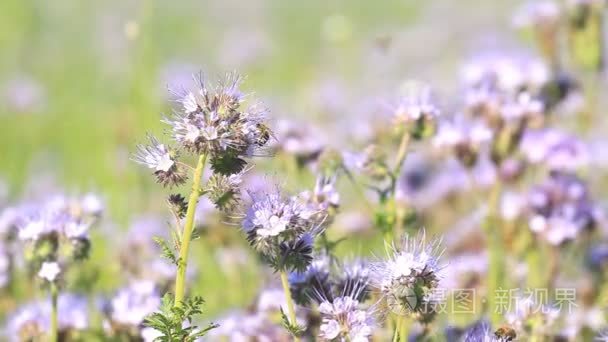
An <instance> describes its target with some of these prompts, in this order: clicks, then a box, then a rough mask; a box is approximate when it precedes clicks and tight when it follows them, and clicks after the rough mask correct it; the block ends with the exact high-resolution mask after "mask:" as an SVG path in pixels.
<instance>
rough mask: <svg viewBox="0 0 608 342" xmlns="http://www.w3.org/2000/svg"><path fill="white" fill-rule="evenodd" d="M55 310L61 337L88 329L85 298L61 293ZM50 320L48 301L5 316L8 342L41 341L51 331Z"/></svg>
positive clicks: (87, 309)
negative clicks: (73, 331)
mask: <svg viewBox="0 0 608 342" xmlns="http://www.w3.org/2000/svg"><path fill="white" fill-rule="evenodd" d="M57 311H58V315H57V316H58V320H59V322H58V323H59V331H60V333H61V334H62V335H63V336H69V335H70V334H69V332H70V331H72V330H85V329H87V327H88V326H89V317H88V312H89V308H88V302H87V299H86V298H84V297H79V296H75V295H72V294H61V295H60V296H59V298H58V308H57ZM50 317H51V303H50V301H48V300H47V301H43V302H32V303H28V304H25V305H23V306H21V307H19V308H18V309H17V310H16V311H15V312H14V313H12V314H11V315H10V316H9V317H8V319H7V323H6V330H5V333H6V335H5V337H7V338H8V340H9V341H11V342H21V341H32V340H41V339H42V338H43V337H44V336H45V334H46V333H47V332H48V331H49V329H50V326H51V322H50ZM68 338H69V337H68Z"/></svg>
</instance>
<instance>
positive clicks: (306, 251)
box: [242, 190, 325, 271]
mask: <svg viewBox="0 0 608 342" xmlns="http://www.w3.org/2000/svg"><path fill="white" fill-rule="evenodd" d="M250 197H251V203H250V204H249V205H248V207H247V209H246V211H245V217H244V219H243V222H242V228H243V230H244V231H245V233H246V234H247V238H248V240H249V242H250V244H251V245H252V246H253V248H254V249H255V250H256V251H258V252H259V253H261V254H262V256H263V257H264V258H265V259H266V260H267V261H268V262H269V263H270V264H271V265H272V266H273V267H275V268H277V269H284V268H287V269H288V270H298V271H302V270H305V269H306V267H307V266H308V265H309V264H310V262H311V260H312V256H311V253H312V247H313V242H314V237H315V236H316V235H318V234H319V233H320V232H322V230H323V229H324V223H325V217H324V215H319V211H318V210H317V209H313V208H310V207H309V206H308V205H307V204H306V203H305V202H304V201H302V200H301V199H299V198H298V197H297V196H295V197H286V196H283V195H282V194H281V193H280V192H279V191H278V190H275V191H273V192H270V193H250Z"/></svg>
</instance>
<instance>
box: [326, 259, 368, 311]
mask: <svg viewBox="0 0 608 342" xmlns="http://www.w3.org/2000/svg"><path fill="white" fill-rule="evenodd" d="M369 281H370V265H369V263H368V262H367V261H366V260H363V259H356V260H353V261H350V262H347V263H345V264H344V265H342V267H341V268H340V270H339V271H338V274H337V279H335V281H334V286H333V287H334V293H335V294H337V295H344V294H347V293H350V294H357V296H355V297H353V298H354V299H356V300H358V301H360V302H363V301H365V300H366V299H367V298H368V297H369V292H370V289H369Z"/></svg>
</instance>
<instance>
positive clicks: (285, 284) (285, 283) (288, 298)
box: [281, 270, 300, 342]
mask: <svg viewBox="0 0 608 342" xmlns="http://www.w3.org/2000/svg"><path fill="white" fill-rule="evenodd" d="M281 284H282V285H283V292H284V293H285V301H287V313H288V314H289V321H290V323H291V324H293V325H295V324H297V321H296V310H295V308H294V306H293V300H292V299H291V289H290V288H289V280H288V279H287V272H286V271H285V270H282V271H281ZM293 340H294V341H295V342H299V341H300V338H299V337H297V336H294V337H293Z"/></svg>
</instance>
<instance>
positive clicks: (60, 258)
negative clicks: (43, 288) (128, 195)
mask: <svg viewBox="0 0 608 342" xmlns="http://www.w3.org/2000/svg"><path fill="white" fill-rule="evenodd" d="M101 212H102V205H101V203H100V202H99V200H98V198H97V197H95V196H94V195H92V194H89V195H86V196H83V197H81V198H68V197H65V196H62V195H58V196H55V197H52V198H50V199H48V200H46V201H42V202H40V203H34V204H31V205H26V206H24V207H23V208H21V209H20V211H19V214H18V218H17V227H18V230H17V232H18V233H17V236H18V238H19V239H20V240H21V241H23V242H24V243H25V244H26V249H25V251H26V259H27V260H28V261H29V262H30V265H31V266H32V267H34V270H35V272H36V273H37V274H38V276H39V277H40V278H42V279H44V280H46V281H48V282H49V283H54V282H56V281H57V280H58V279H59V275H60V274H61V273H62V271H63V268H64V267H67V266H69V264H71V263H73V262H75V261H81V260H83V259H85V258H86V257H87V256H88V254H89V249H90V247H91V242H90V238H89V228H90V227H91V226H92V225H93V224H94V223H95V221H96V220H97V219H98V217H99V216H100V215H101Z"/></svg>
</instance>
